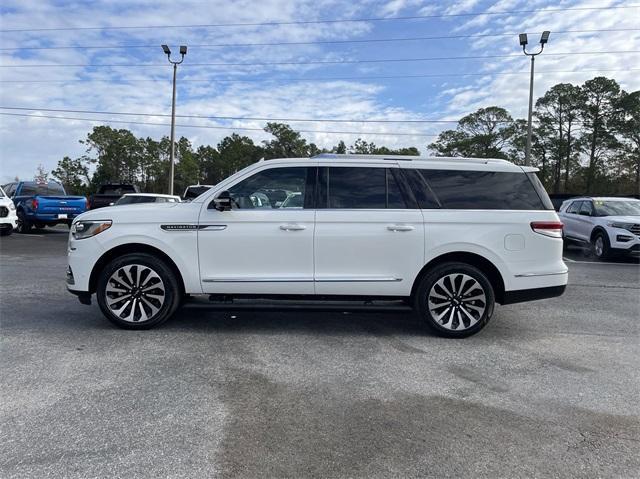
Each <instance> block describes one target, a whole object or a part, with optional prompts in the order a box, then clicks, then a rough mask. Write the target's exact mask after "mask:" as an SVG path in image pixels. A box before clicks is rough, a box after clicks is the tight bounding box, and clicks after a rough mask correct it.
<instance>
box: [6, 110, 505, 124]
mask: <svg viewBox="0 0 640 479" xmlns="http://www.w3.org/2000/svg"><path fill="white" fill-rule="evenodd" d="M0 110H21V111H47V112H55V113H86V114H95V115H123V116H151V117H154V116H162V117H170V116H171V115H169V114H167V113H135V112H129V111H100V110H67V109H60V108H26V107H14V106H0ZM176 117H177V118H200V119H207V120H246V121H254V120H255V121H289V122H314V123H315V122H318V123H458V120H426V119H423V120H419V119H411V120H371V119H367V120H347V119H333V118H315V119H314V118H274V117H250V116H214V115H176ZM505 123H510V122H505Z"/></svg>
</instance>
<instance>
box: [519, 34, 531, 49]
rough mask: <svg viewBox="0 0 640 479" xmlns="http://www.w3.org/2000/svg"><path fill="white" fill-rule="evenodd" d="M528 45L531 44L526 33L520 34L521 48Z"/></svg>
mask: <svg viewBox="0 0 640 479" xmlns="http://www.w3.org/2000/svg"><path fill="white" fill-rule="evenodd" d="M527 43H529V42H528V41H527V34H526V33H521V34H520V46H521V47H524V46H526V45H527Z"/></svg>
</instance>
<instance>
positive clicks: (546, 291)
mask: <svg viewBox="0 0 640 479" xmlns="http://www.w3.org/2000/svg"><path fill="white" fill-rule="evenodd" d="M566 288H567V285H566V284H563V285H560V286H547V287H545V288H532V289H518V290H515V291H505V292H504V296H503V298H502V302H501V304H514V303H524V302H525V301H536V300H538V299H548V298H555V297H557V296H561V295H562V294H563V293H564V290H565V289H566Z"/></svg>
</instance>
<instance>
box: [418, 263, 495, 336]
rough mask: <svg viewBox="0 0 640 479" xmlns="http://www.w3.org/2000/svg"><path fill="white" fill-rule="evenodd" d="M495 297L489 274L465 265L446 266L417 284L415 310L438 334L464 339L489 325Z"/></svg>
mask: <svg viewBox="0 0 640 479" xmlns="http://www.w3.org/2000/svg"><path fill="white" fill-rule="evenodd" d="M494 305H495V295H494V291H493V287H492V286H491V283H490V282H489V280H488V278H487V277H486V275H485V274H484V273H483V272H482V271H480V270H479V269H478V268H476V267H475V266H472V265H470V264H466V263H444V264H441V265H439V266H437V267H436V268H435V269H434V270H433V271H430V272H429V273H428V274H427V275H426V276H425V277H424V278H422V280H421V281H420V284H419V285H418V288H417V291H416V297H415V308H416V311H417V312H418V314H419V315H420V317H421V319H422V320H423V321H424V322H425V323H426V324H427V326H429V327H430V328H431V329H432V330H433V331H435V332H436V333H438V334H440V335H442V336H447V337H450V338H464V337H466V336H471V335H472V334H475V333H477V332H478V331H480V330H481V329H482V328H484V327H485V326H486V324H487V323H488V322H489V319H491V316H492V314H493V308H494Z"/></svg>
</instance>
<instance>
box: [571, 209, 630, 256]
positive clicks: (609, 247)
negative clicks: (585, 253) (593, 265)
mask: <svg viewBox="0 0 640 479" xmlns="http://www.w3.org/2000/svg"><path fill="white" fill-rule="evenodd" d="M559 216H560V219H561V220H562V222H563V223H564V239H565V242H567V243H569V242H576V243H579V244H584V245H589V246H590V247H591V251H592V252H593V254H594V256H596V257H597V258H601V259H604V258H607V257H609V256H611V255H613V254H615V253H622V254H630V255H638V254H640V200H636V199H633V198H604V197H593V196H584V197H581V198H572V199H571V200H567V201H565V202H564V203H563V204H562V206H561V207H560V212H559Z"/></svg>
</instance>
